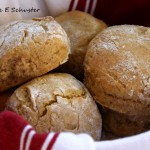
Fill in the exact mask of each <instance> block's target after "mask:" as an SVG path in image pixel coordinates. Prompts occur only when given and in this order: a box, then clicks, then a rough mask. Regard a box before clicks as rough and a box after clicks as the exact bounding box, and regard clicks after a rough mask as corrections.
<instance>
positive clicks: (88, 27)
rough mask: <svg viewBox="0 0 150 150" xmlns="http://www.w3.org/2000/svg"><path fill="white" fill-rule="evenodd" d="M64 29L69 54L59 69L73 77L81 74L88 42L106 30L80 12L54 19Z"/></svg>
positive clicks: (98, 22) (97, 21) (88, 15)
mask: <svg viewBox="0 0 150 150" xmlns="http://www.w3.org/2000/svg"><path fill="white" fill-rule="evenodd" d="M55 19H56V21H57V22H58V23H59V24H60V25H61V26H62V27H63V28H64V30H65V31H66V33H67V35H68V37H69V38H70V43H71V54H70V56H69V60H68V62H67V63H65V64H64V65H62V66H61V67H60V68H61V69H62V70H63V72H64V71H65V72H68V73H71V74H73V75H75V76H80V75H82V74H83V61H84V57H85V54H86V50H87V46H88V44H89V42H90V41H91V40H92V39H93V38H94V37H95V35H96V34H98V33H99V32H100V31H102V30H103V29H104V28H106V27H107V26H106V24H105V23H104V22H103V21H101V20H98V19H96V18H94V17H93V16H91V15H90V14H87V13H85V12H81V11H71V12H66V13H64V14H62V15H60V16H58V17H56V18H55Z"/></svg>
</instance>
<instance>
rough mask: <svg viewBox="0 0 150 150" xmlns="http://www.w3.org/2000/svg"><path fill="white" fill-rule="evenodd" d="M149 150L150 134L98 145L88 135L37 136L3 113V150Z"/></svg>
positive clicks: (0, 137) (18, 119)
mask: <svg viewBox="0 0 150 150" xmlns="http://www.w3.org/2000/svg"><path fill="white" fill-rule="evenodd" d="M51 149H52V150H149V149H150V132H146V133H143V134H140V135H138V136H133V137H128V138H123V139H118V140H112V141H101V142H95V141H94V140H93V139H92V138H91V137H90V136H89V135H87V134H77V135H75V134H73V133H65V132H62V133H54V132H51V133H47V134H38V133H36V132H35V131H34V130H33V128H32V127H31V125H29V124H28V123H27V122H26V121H25V120H24V119H23V118H22V117H20V116H19V115H17V114H15V113H13V112H10V111H4V112H2V113H0V150H51Z"/></svg>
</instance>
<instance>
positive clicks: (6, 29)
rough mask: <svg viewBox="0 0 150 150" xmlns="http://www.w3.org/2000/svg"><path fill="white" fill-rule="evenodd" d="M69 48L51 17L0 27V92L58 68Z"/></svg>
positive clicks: (67, 42) (63, 32)
mask: <svg viewBox="0 0 150 150" xmlns="http://www.w3.org/2000/svg"><path fill="white" fill-rule="evenodd" d="M69 50H70V49H69V40H68V38H67V35H66V33H65V31H64V30H63V29H62V27H61V26H60V25H59V24H58V23H57V22H55V21H54V19H53V18H52V17H45V18H37V19H34V20H28V21H27V20H26V21H25V20H20V21H15V22H12V23H9V24H7V25H5V26H2V27H0V92H1V91H4V90H6V89H9V88H10V87H13V86H16V85H18V84H21V83H23V82H25V81H28V80H30V79H32V78H34V77H37V76H40V75H42V74H45V73H47V72H48V71H50V70H52V69H54V68H56V67H58V66H59V65H60V64H62V63H64V62H66V61H67V59H68V53H69Z"/></svg>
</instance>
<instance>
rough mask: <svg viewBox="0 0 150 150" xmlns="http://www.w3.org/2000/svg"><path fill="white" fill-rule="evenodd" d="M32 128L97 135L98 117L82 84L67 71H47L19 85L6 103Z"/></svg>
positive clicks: (95, 137) (44, 130) (99, 133)
mask: <svg viewBox="0 0 150 150" xmlns="http://www.w3.org/2000/svg"><path fill="white" fill-rule="evenodd" d="M7 107H8V109H10V110H12V111H14V112H16V113H18V114H20V115H22V116H23V117H24V118H25V119H26V120H27V121H28V122H29V123H30V124H31V125H32V126H33V127H34V128H35V130H36V131H38V132H40V133H43V132H50V131H55V132H60V131H69V132H74V133H84V132H85V133H88V134H90V135H91V136H92V137H93V138H94V139H95V140H99V139H100V136H101V127H102V120H101V115H100V113H99V111H98V108H97V106H96V104H95V102H94V101H93V99H92V97H91V95H90V93H89V92H88V91H87V89H86V88H85V86H84V85H83V84H82V83H81V82H79V81H78V80H77V79H75V78H74V77H73V76H71V75H69V74H61V73H60V74H48V75H45V76H42V77H39V78H36V79H33V80H32V81H30V82H28V83H26V84H24V85H23V86H21V87H19V88H18V89H17V90H16V91H15V92H14V94H13V95H12V96H11V98H10V99H9V101H8V103H7Z"/></svg>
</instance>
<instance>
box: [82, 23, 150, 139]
mask: <svg viewBox="0 0 150 150" xmlns="http://www.w3.org/2000/svg"><path fill="white" fill-rule="evenodd" d="M84 65H85V79H84V80H85V85H86V87H87V88H88V89H89V91H90V92H91V94H92V95H93V97H94V99H95V100H96V101H97V102H98V103H99V104H101V105H102V106H103V107H106V108H107V109H109V110H111V111H112V112H113V113H112V112H109V111H107V112H105V116H106V117H104V118H103V120H104V126H105V125H106V126H107V129H108V127H109V131H110V130H111V131H112V132H113V133H115V134H117V135H122V136H124V135H131V134H136V133H139V132H142V131H144V130H148V129H150V126H149V119H150V117H149V116H150V28H148V27H143V26H135V25H120V26H113V27H109V28H107V29H105V30H103V31H102V32H101V33H100V34H99V35H97V36H96V37H95V38H94V39H93V40H92V41H91V43H90V44H89V47H88V51H87V54H86V57H85V63H84ZM110 114H111V115H110ZM116 114H118V115H116ZM112 116H114V117H112ZM116 118H118V119H119V121H117V120H116ZM141 118H143V119H141ZM145 118H149V119H145ZM115 120H116V121H115ZM131 120H133V121H131ZM140 121H142V123H141V122H140ZM112 122H114V123H112ZM129 122H130V123H129ZM119 123H120V124H119ZM121 123H122V124H121ZM112 124H114V127H113V125H112ZM123 124H124V125H123ZM141 125H142V126H141ZM125 127H126V128H125ZM113 128H114V130H112V129H113ZM121 130H122V131H121ZM130 131H132V132H130Z"/></svg>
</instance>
